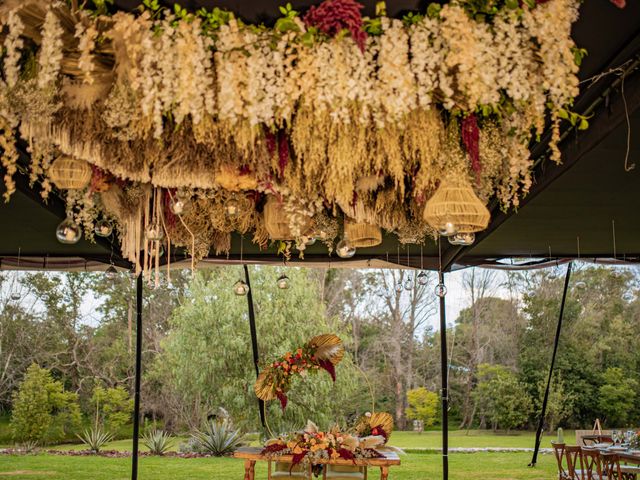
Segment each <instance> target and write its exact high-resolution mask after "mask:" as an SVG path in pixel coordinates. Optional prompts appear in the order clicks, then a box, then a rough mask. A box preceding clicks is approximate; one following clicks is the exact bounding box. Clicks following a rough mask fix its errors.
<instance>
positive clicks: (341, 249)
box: [336, 238, 356, 258]
mask: <svg viewBox="0 0 640 480" xmlns="http://www.w3.org/2000/svg"><path fill="white" fill-rule="evenodd" d="M336 253H337V254H338V256H339V257H340V258H352V257H353V256H354V255H355V254H356V247H354V246H352V245H351V244H350V243H349V242H348V241H347V240H346V239H345V238H343V239H342V240H340V241H339V242H338V244H337V245H336Z"/></svg>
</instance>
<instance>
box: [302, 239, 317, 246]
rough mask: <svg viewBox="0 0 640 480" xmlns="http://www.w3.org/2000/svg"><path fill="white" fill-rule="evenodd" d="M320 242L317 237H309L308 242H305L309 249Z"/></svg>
mask: <svg viewBox="0 0 640 480" xmlns="http://www.w3.org/2000/svg"><path fill="white" fill-rule="evenodd" d="M317 241H318V239H317V238H316V237H308V239H307V241H306V242H304V243H305V244H306V245H307V247H310V246H311V245H315V243H316V242H317Z"/></svg>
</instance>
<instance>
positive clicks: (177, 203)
mask: <svg viewBox="0 0 640 480" xmlns="http://www.w3.org/2000/svg"><path fill="white" fill-rule="evenodd" d="M186 209H187V202H186V201H184V200H181V199H180V198H172V199H171V203H169V210H171V213H173V214H174V215H182V214H183V213H184V212H185V210H186Z"/></svg>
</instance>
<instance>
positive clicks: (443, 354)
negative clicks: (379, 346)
mask: <svg viewBox="0 0 640 480" xmlns="http://www.w3.org/2000/svg"><path fill="white" fill-rule="evenodd" d="M438 282H439V284H440V285H441V286H442V287H443V288H444V273H443V272H442V270H440V271H439V272H438ZM444 297H445V295H440V378H441V382H442V387H441V390H440V394H441V397H442V398H441V400H442V479H443V480H448V479H449V367H448V365H447V358H449V357H448V355H447V313H446V311H445V299H444Z"/></svg>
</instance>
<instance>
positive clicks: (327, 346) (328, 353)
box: [307, 333, 344, 365]
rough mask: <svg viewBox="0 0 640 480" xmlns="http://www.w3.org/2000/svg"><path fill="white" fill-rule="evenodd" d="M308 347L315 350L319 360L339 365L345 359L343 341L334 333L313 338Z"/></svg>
mask: <svg viewBox="0 0 640 480" xmlns="http://www.w3.org/2000/svg"><path fill="white" fill-rule="evenodd" d="M307 346H308V347H309V348H311V349H313V350H315V352H316V353H315V357H316V358H317V359H318V360H328V361H330V362H331V363H333V364H334V365H337V364H339V363H340V362H341V361H342V359H343V358H344V345H343V344H342V340H340V338H339V337H338V336H336V335H334V334H332V333H329V334H325V335H318V336H317V337H313V338H312V339H311V340H309V341H308V342H307Z"/></svg>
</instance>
